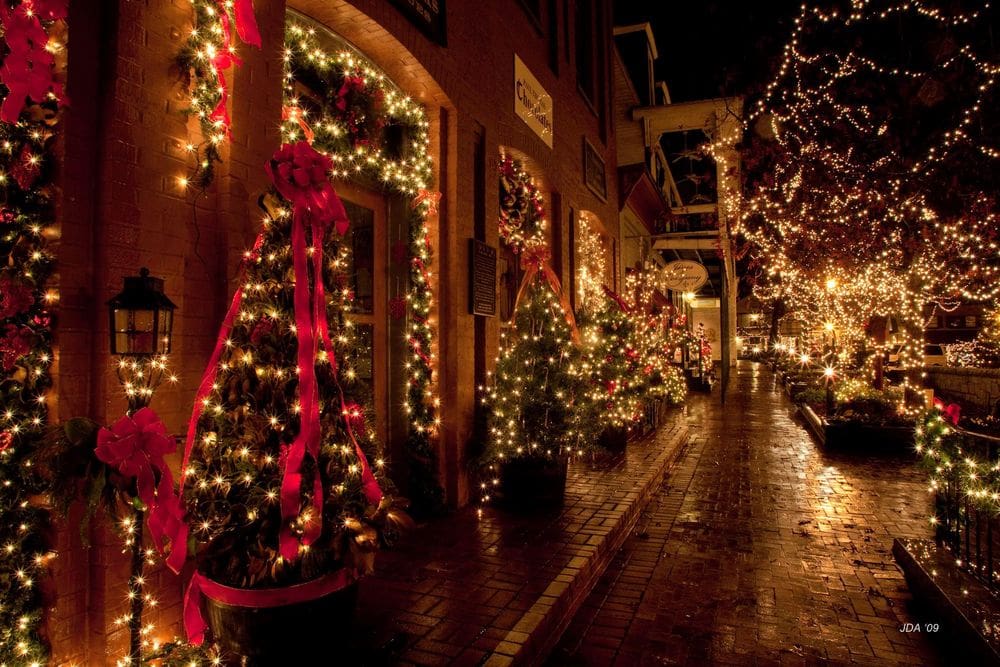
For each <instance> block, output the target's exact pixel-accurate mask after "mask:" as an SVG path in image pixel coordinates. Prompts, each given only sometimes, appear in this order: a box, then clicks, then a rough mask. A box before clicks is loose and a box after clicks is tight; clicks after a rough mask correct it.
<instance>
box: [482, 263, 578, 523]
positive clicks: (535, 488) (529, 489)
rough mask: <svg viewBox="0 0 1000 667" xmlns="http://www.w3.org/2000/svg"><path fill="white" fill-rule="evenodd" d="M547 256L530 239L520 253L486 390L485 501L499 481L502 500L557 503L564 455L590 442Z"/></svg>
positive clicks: (564, 315) (567, 325) (571, 345)
mask: <svg viewBox="0 0 1000 667" xmlns="http://www.w3.org/2000/svg"><path fill="white" fill-rule="evenodd" d="M547 259H548V251H547V248H546V247H545V246H544V245H542V244H538V245H535V244H528V245H526V246H525V247H524V249H523V252H522V253H521V265H522V268H524V270H525V276H524V280H523V282H522V284H521V289H520V291H519V292H518V295H517V299H516V301H515V307H514V315H513V318H512V320H511V323H510V327H509V328H508V329H507V330H506V331H504V332H503V333H502V334H501V341H500V356H499V358H498V359H497V365H496V370H495V372H494V373H493V374H492V375H491V381H490V383H489V386H488V387H487V389H486V396H485V397H484V403H485V404H486V406H487V408H488V419H487V421H488V436H487V443H486V449H485V452H484V463H485V470H486V473H487V474H486V480H485V481H484V482H483V489H484V491H485V494H484V496H485V499H487V500H488V497H489V495H490V489H491V488H496V487H499V492H500V493H501V496H502V498H503V500H504V502H505V503H506V504H507V505H508V506H513V507H518V508H532V507H537V506H544V505H551V504H556V503H558V502H561V500H562V498H563V493H564V491H565V487H566V467H567V461H568V459H569V457H570V456H571V455H572V454H573V453H582V451H583V449H584V448H585V447H588V446H589V443H590V442H592V437H591V436H592V434H591V433H590V432H589V428H588V427H589V424H588V422H587V420H585V419H582V418H581V417H582V413H581V411H580V409H579V407H580V400H581V399H582V396H581V395H580V394H581V389H582V384H581V376H580V373H581V360H582V357H581V352H580V349H579V347H578V345H577V344H576V342H575V338H576V334H575V331H576V327H575V322H574V320H573V315H572V311H570V310H569V308H568V304H564V303H563V302H562V299H561V296H562V295H561V291H560V289H559V282H558V279H557V278H556V276H555V273H554V272H553V271H552V269H551V268H550V267H549V266H548V264H547Z"/></svg>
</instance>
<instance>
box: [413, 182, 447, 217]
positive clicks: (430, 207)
mask: <svg viewBox="0 0 1000 667" xmlns="http://www.w3.org/2000/svg"><path fill="white" fill-rule="evenodd" d="M440 201H441V193H440V192H434V191H432V190H424V189H423V188H420V189H419V190H417V196H416V197H414V198H413V208H417V207H418V206H420V205H421V204H423V205H424V206H426V207H427V210H426V213H427V215H437V212H438V204H439V203H440Z"/></svg>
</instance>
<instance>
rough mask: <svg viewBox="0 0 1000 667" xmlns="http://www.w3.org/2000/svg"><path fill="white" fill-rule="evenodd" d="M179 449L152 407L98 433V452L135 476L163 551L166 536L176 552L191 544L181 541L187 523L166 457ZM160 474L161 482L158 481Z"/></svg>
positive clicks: (128, 475) (125, 473) (138, 493)
mask: <svg viewBox="0 0 1000 667" xmlns="http://www.w3.org/2000/svg"><path fill="white" fill-rule="evenodd" d="M174 449H176V445H175V443H174V439H173V438H172V437H170V436H169V435H167V428H166V427H165V426H164V425H163V422H161V421H160V418H159V417H157V416H156V413H155V412H153V411H152V410H151V409H149V408H142V409H141V410H139V411H138V412H136V413H135V414H134V415H133V416H131V417H129V416H128V415H126V416H124V417H122V418H121V419H119V420H118V421H117V422H116V423H115V425H114V426H112V427H111V428H110V429H108V428H102V429H101V430H100V431H99V432H98V434H97V450H96V451H95V455H96V456H97V458H98V459H99V460H100V461H103V462H104V463H106V464H108V465H109V466H111V467H113V468H114V469H115V470H117V471H118V472H119V474H121V475H122V476H124V477H125V478H127V479H128V480H132V479H135V486H136V496H137V497H138V498H139V500H141V501H142V503H143V504H144V505H145V506H146V512H147V521H148V524H149V534H150V537H152V538H153V544H155V545H156V548H157V549H159V550H161V551H162V550H163V542H162V540H163V538H164V537H170V536H174V537H173V540H174V542H173V549H174V551H181V552H183V551H184V549H186V547H187V544H186V541H185V542H180V543H179V542H178V541H177V537H176V534H177V528H178V527H179V525H180V524H183V522H182V521H181V516H180V505H179V501H178V498H177V496H176V495H175V494H174V478H173V476H172V475H171V474H170V468H169V467H168V466H167V463H166V461H164V460H163V457H164V456H165V455H167V454H169V453H171V452H173V451H174ZM157 476H159V481H157Z"/></svg>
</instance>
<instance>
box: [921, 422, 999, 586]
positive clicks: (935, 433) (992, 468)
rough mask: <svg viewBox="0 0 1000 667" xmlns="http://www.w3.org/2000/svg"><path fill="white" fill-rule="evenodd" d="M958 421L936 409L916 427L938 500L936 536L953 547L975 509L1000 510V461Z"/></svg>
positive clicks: (934, 519)
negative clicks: (971, 436) (957, 422)
mask: <svg viewBox="0 0 1000 667" xmlns="http://www.w3.org/2000/svg"><path fill="white" fill-rule="evenodd" d="M954 421H955V420H954V419H952V418H949V416H948V415H947V414H946V412H942V411H941V410H939V409H937V408H932V409H930V410H926V411H924V412H923V413H921V414H920V415H919V417H918V419H917V426H916V429H915V441H916V451H917V454H919V455H920V457H921V466H922V467H923V468H924V470H926V471H927V473H928V476H929V477H930V484H929V489H928V490H929V491H930V492H931V493H933V494H934V500H935V503H934V505H935V510H934V515H933V516H931V517H930V523H931V525H932V526H934V529H935V533H936V537H937V538H938V539H939V540H942V541H945V542H948V543H949V544H952V545H954V541H955V538H956V536H957V535H958V531H959V530H962V528H961V525H962V523H963V522H964V521H965V520H966V519H967V513H968V511H969V510H970V509H972V510H976V511H980V512H985V513H986V514H987V515H988V516H996V513H997V510H998V508H1000V460H998V459H996V458H995V457H989V456H988V449H989V448H988V447H987V446H980V447H976V446H975V444H974V442H973V441H970V439H969V437H968V436H967V435H966V434H965V433H964V432H962V431H960V430H958V429H956V428H955V424H954ZM990 576H992V577H996V574H995V573H990Z"/></svg>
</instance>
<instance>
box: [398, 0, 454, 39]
mask: <svg viewBox="0 0 1000 667" xmlns="http://www.w3.org/2000/svg"><path fill="white" fill-rule="evenodd" d="M389 2H391V3H392V4H393V5H395V6H396V9H398V10H399V11H400V13H401V14H402V15H403V16H405V17H406V18H407V19H409V21H410V23H412V24H413V25H415V26H417V28H419V29H420V32H422V33H424V34H425V35H426V36H427V37H428V38H429V39H431V40H432V41H434V42H437V43H438V44H440V45H441V46H447V45H448V31H447V26H446V24H445V9H444V5H445V0H389Z"/></svg>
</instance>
